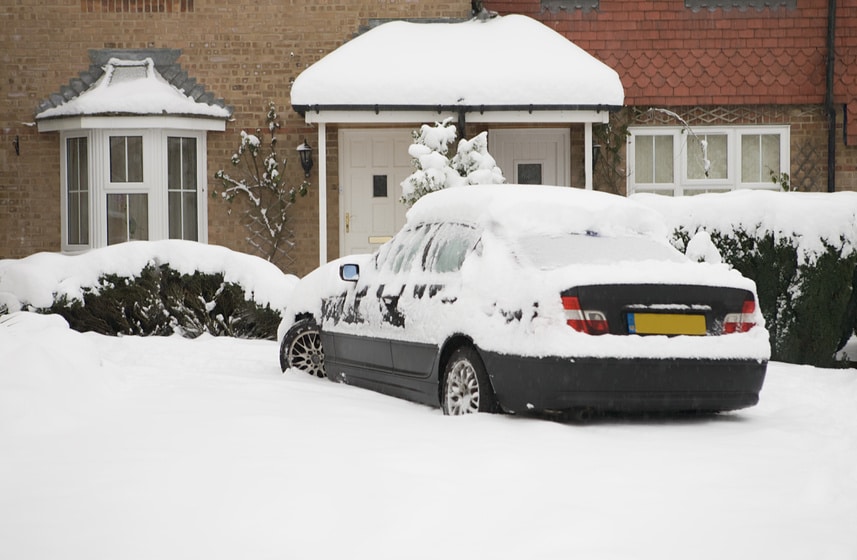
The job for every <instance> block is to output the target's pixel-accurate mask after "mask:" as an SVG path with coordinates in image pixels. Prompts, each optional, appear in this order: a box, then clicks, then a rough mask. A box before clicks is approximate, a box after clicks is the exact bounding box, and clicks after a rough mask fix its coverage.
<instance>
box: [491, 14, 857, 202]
mask: <svg viewBox="0 0 857 560" xmlns="http://www.w3.org/2000/svg"><path fill="white" fill-rule="evenodd" d="M486 5H488V6H490V8H491V9H493V10H496V11H498V12H499V13H501V14H503V13H518V14H526V15H530V16H532V17H534V18H537V19H539V20H540V21H542V22H544V23H545V24H546V25H548V26H550V27H552V28H554V29H556V30H557V31H559V32H561V33H562V34H563V35H565V36H566V37H568V38H569V39H570V40H571V41H573V42H574V43H576V44H577V45H579V46H580V47H582V48H584V49H585V50H587V51H588V52H590V53H591V54H593V55H594V56H595V57H596V58H598V59H600V60H602V61H604V62H605V63H606V64H607V65H609V66H611V67H612V68H614V69H616V70H617V71H618V73H619V75H620V76H621V79H622V83H623V85H624V87H625V105H626V109H625V110H623V111H622V112H621V113H620V114H618V115H614V117H613V119H612V123H613V125H614V127H613V128H614V131H613V132H614V135H613V137H612V138H602V155H603V156H608V157H606V158H602V160H601V161H602V162H604V163H605V164H610V166H608V165H601V166H600V167H599V166H596V172H595V176H596V184H595V186H596V188H599V189H603V190H614V191H617V192H629V193H632V192H659V193H664V194H674V195H681V194H692V193H696V192H707V191H722V190H730V189H735V188H770V187H771V186H772V179H784V178H785V175H784V174H788V177H789V182H790V186H791V188H793V189H797V190H806V191H826V190H828V189H829V190H857V88H855V82H857V64H855V62H857V5H855V4H854V3H853V2H842V1H841V0H838V1H837V0H776V1H771V0H729V1H721V0H674V1H672V0H671V1H666V0H657V1H654V2H653V1H640V0H611V1H609V2H608V1H602V0H492V1H489V2H486ZM652 108H655V109H656V110H654V111H652V110H650V109H652ZM683 123H686V124H687V125H689V127H690V130H691V131H692V132H688V128H687V127H685V126H684V124H683ZM622 126H627V127H628V129H627V130H628V132H629V133H630V136H628V138H627V141H625V140H624V139H623V134H618V135H617V134H615V133H616V132H624V129H623V128H621V127H622ZM604 140H608V141H609V140H612V141H613V143H614V145H615V144H616V143H617V142H618V143H619V144H622V146H621V150H620V153H618V154H615V156H614V157H613V159H612V160H611V159H610V156H611V155H613V154H611V153H609V152H607V151H606V150H604V146H603V144H604V143H605V142H604ZM702 141H705V144H706V147H707V152H708V153H707V156H708V158H707V159H708V160H709V162H710V167H709V169H708V173H707V174H706V173H705V168H704V166H703V165H702V163H703V162H704V159H703V158H702V157H701V149H700V147H701V146H700V144H701V143H702ZM616 169H621V173H618V174H617V173H615V170H616Z"/></svg>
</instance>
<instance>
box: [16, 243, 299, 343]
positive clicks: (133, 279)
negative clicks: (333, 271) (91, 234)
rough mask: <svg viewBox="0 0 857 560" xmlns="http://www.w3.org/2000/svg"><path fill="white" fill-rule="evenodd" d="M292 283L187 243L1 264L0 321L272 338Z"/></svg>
mask: <svg viewBox="0 0 857 560" xmlns="http://www.w3.org/2000/svg"><path fill="white" fill-rule="evenodd" d="M296 282H297V278H296V277H294V276H291V275H284V274H283V273H282V272H281V271H280V270H279V269H278V268H277V267H276V266H274V265H273V264H271V263H269V262H267V261H265V260H264V259H261V258H259V257H254V256H250V255H246V254H244V253H238V252H235V251H231V250H229V249H226V248H224V247H217V246H213V245H204V244H200V243H194V242H189V241H153V242H131V243H122V244H119V245H113V246H110V247H107V248H104V249H97V250H93V251H89V252H87V253H84V254H80V255H74V256H69V255H61V254H57V253H38V254H35V255H31V256H30V257H27V258H24V259H19V260H11V259H8V260H0V313H6V312H13V311H18V310H32V311H39V312H43V313H57V314H59V315H62V316H63V317H65V319H66V320H67V321H68V322H69V325H70V326H71V327H72V328H74V329H76V330H79V331H96V332H100V333H103V334H113V335H115V334H133V335H151V334H155V335H166V334H174V333H179V334H182V335H184V336H188V337H195V336H198V335H200V334H202V333H209V334H213V335H229V336H240V337H252V338H274V337H275V336H276V330H277V326H278V324H279V321H280V317H281V314H282V310H283V309H284V308H285V305H286V303H287V302H288V300H289V296H290V295H291V292H292V289H293V288H294V285H295V283H296Z"/></svg>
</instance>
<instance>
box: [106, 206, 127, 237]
mask: <svg viewBox="0 0 857 560" xmlns="http://www.w3.org/2000/svg"><path fill="white" fill-rule="evenodd" d="M125 197H126V195H124V194H108V195H107V244H108V245H114V244H116V243H122V242H123V241H128V231H127V226H126V224H127V221H128V204H127V200H126V198H125Z"/></svg>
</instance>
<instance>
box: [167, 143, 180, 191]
mask: <svg viewBox="0 0 857 560" xmlns="http://www.w3.org/2000/svg"><path fill="white" fill-rule="evenodd" d="M167 188H168V189H171V190H173V189H180V188H182V142H181V138H167Z"/></svg>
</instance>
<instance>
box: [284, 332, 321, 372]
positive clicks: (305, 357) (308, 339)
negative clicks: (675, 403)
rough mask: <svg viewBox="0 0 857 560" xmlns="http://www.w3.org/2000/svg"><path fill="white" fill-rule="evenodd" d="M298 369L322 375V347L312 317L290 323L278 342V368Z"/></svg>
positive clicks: (319, 334) (319, 335)
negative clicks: (290, 325)
mask: <svg viewBox="0 0 857 560" xmlns="http://www.w3.org/2000/svg"><path fill="white" fill-rule="evenodd" d="M289 368H294V369H299V370H301V371H304V372H306V373H309V374H310V375H315V376H316V377H324V376H325V372H324V349H323V348H322V346H321V333H320V331H319V328H318V325H317V324H316V322H315V320H313V319H302V320H300V321H298V322H297V323H295V324H294V325H292V328H290V329H289V330H288V331H287V332H286V336H284V337H283V342H282V343H281V344H280V369H282V370H283V371H286V370H287V369H289Z"/></svg>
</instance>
